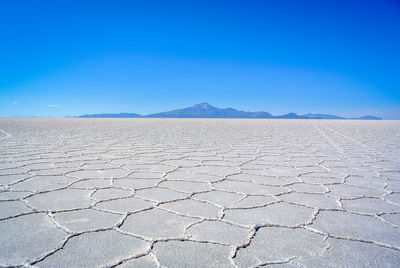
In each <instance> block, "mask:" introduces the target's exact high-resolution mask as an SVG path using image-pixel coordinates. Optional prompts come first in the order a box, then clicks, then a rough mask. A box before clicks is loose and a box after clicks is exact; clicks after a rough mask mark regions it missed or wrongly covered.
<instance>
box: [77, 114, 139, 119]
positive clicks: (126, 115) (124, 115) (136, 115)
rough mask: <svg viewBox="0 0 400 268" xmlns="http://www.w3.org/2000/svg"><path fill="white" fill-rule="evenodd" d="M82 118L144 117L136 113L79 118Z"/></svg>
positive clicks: (90, 115)
mask: <svg viewBox="0 0 400 268" xmlns="http://www.w3.org/2000/svg"><path fill="white" fill-rule="evenodd" d="M78 117H80V118H135V117H143V116H142V115H140V114H134V113H119V114H85V115H80V116H78Z"/></svg>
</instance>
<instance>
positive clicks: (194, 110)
mask: <svg viewBox="0 0 400 268" xmlns="http://www.w3.org/2000/svg"><path fill="white" fill-rule="evenodd" d="M77 117H80V118H143V117H144V118H280V119H362V120H380V119H381V118H379V117H376V116H371V115H367V116H362V117H358V118H344V117H340V116H337V115H331V114H304V115H298V114H296V113H288V114H283V115H277V116H274V115H272V114H270V113H268V112H246V111H239V110H236V109H233V108H224V109H221V108H217V107H214V106H211V105H210V104H208V103H205V102H204V103H200V104H196V105H194V106H191V107H187V108H183V109H177V110H172V111H167V112H161V113H155V114H149V115H140V114H134V113H119V114H111V113H107V114H86V115H81V116H77Z"/></svg>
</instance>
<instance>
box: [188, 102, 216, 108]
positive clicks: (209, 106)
mask: <svg viewBox="0 0 400 268" xmlns="http://www.w3.org/2000/svg"><path fill="white" fill-rule="evenodd" d="M192 108H193V109H203V110H207V109H214V108H215V107H214V106H211V105H210V104H208V103H207V102H203V103H199V104H195V105H193V106H192Z"/></svg>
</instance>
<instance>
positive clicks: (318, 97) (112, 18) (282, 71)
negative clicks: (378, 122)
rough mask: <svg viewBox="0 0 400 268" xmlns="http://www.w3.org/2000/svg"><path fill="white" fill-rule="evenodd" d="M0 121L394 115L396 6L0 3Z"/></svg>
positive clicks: (399, 109)
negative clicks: (192, 111)
mask: <svg viewBox="0 0 400 268" xmlns="http://www.w3.org/2000/svg"><path fill="white" fill-rule="evenodd" d="M0 33H1V35H0V116H12V115H20V114H24V115H39V116H57V117H62V116H65V115H80V114H87V113H102V112H136V113H142V114H147V113H153V112H160V111H165V110H170V109H175V108H182V107H187V106H191V105H193V104H196V103H200V102H208V103H210V104H212V105H214V106H217V107H234V108H237V109H241V110H250V111H257V110H263V111H268V112H271V113H273V114H283V113H288V112H296V113H299V114H303V113H308V112H312V113H317V112H318V113H331V114H337V115H344V116H358V115H366V114H372V115H377V116H382V117H384V118H386V119H395V118H396V119H400V1H395V0H392V1H391V0H376V1H369V0H364V1H356V0H352V1H348V0H346V1H340V0H335V1H285V0H283V1H268V0H263V1H252V0H246V1H245V0H243V1H235V0H229V1H216V0H214V1H208V0H202V1H111V0H110V1H101V0H96V1H84V0H81V1H70V0H68V1H53V0H52V1H28V0H27V1H19V0H13V1H0Z"/></svg>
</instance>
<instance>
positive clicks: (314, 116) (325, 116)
mask: <svg viewBox="0 0 400 268" xmlns="http://www.w3.org/2000/svg"><path fill="white" fill-rule="evenodd" d="M303 116H305V117H307V118H309V119H346V118H344V117H340V116H337V115H332V114H304V115H303Z"/></svg>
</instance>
